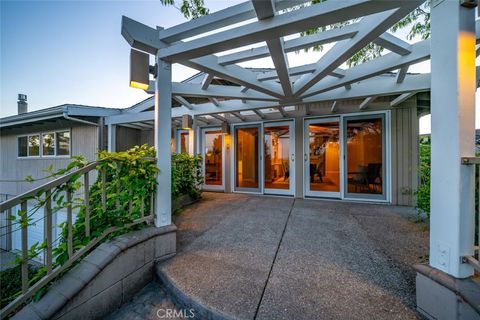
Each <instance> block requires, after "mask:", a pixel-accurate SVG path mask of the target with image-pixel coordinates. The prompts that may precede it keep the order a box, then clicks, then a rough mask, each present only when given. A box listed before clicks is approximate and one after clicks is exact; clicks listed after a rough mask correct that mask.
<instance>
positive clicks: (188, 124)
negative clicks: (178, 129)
mask: <svg viewBox="0 0 480 320" xmlns="http://www.w3.org/2000/svg"><path fill="white" fill-rule="evenodd" d="M192 127H193V119H192V116H191V115H189V114H184V115H183V116H182V129H184V130H190V129H192Z"/></svg>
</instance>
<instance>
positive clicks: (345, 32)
mask: <svg viewBox="0 0 480 320" xmlns="http://www.w3.org/2000/svg"><path fill="white" fill-rule="evenodd" d="M358 27H359V25H358V24H357V23H354V24H350V25H347V26H344V27H342V28H335V29H330V30H326V31H323V32H319V33H316V34H312V35H308V36H304V37H298V38H296V39H292V40H287V41H284V43H283V47H284V50H285V52H295V51H299V50H302V49H305V48H311V47H314V46H317V45H323V44H327V43H331V42H336V41H340V40H344V39H348V38H351V37H353V36H354V35H355V33H356V32H357V31H358ZM269 55H270V51H269V49H268V46H262V47H257V48H252V49H247V50H243V51H239V52H235V53H231V54H226V55H223V56H220V57H218V63H219V64H221V65H227V64H234V63H240V62H245V61H250V60H254V59H260V58H265V57H268V56H269Z"/></svg>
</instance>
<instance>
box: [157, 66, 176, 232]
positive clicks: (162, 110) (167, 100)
mask: <svg viewBox="0 0 480 320" xmlns="http://www.w3.org/2000/svg"><path fill="white" fill-rule="evenodd" d="M157 63H158V68H157V69H158V71H157V72H158V73H157V79H156V82H155V116H154V120H155V125H154V136H155V150H156V151H157V167H158V169H159V170H160V172H159V173H158V175H157V182H158V185H157V193H156V199H155V214H156V217H155V226H156V227H162V226H166V225H169V224H171V223H172V181H171V180H172V171H171V166H172V165H171V149H170V138H171V132H172V120H171V118H172V66H171V63H169V62H166V61H163V60H161V59H157Z"/></svg>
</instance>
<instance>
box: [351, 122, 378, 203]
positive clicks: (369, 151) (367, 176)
mask: <svg viewBox="0 0 480 320" xmlns="http://www.w3.org/2000/svg"><path fill="white" fill-rule="evenodd" d="M384 131H385V130H384V117H383V115H380V116H362V117H352V118H345V141H346V143H345V145H346V146H345V154H346V157H345V171H346V177H345V180H346V181H345V182H346V187H345V189H346V190H345V194H346V196H347V197H355V198H367V199H368V198H375V199H384V198H385V181H384V180H385V179H384V177H385V147H384V145H385V134H384Z"/></svg>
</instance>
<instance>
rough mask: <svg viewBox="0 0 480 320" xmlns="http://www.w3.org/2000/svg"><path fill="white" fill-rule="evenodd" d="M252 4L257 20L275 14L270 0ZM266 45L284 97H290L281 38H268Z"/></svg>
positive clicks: (290, 86) (256, 0) (290, 89)
mask: <svg viewBox="0 0 480 320" xmlns="http://www.w3.org/2000/svg"><path fill="white" fill-rule="evenodd" d="M252 4H253V8H254V9H255V12H256V14H257V18H258V20H265V19H268V18H272V17H273V16H275V6H274V3H273V2H272V0H252ZM267 47H268V51H269V52H270V57H271V58H272V61H273V65H274V66H275V70H276V71H277V75H278V79H279V80H280V84H281V85H282V89H283V94H284V95H285V97H291V96H292V95H293V91H292V83H291V82H290V77H289V75H288V59H287V56H286V54H285V49H284V48H283V39H281V38H273V39H268V40H267Z"/></svg>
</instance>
